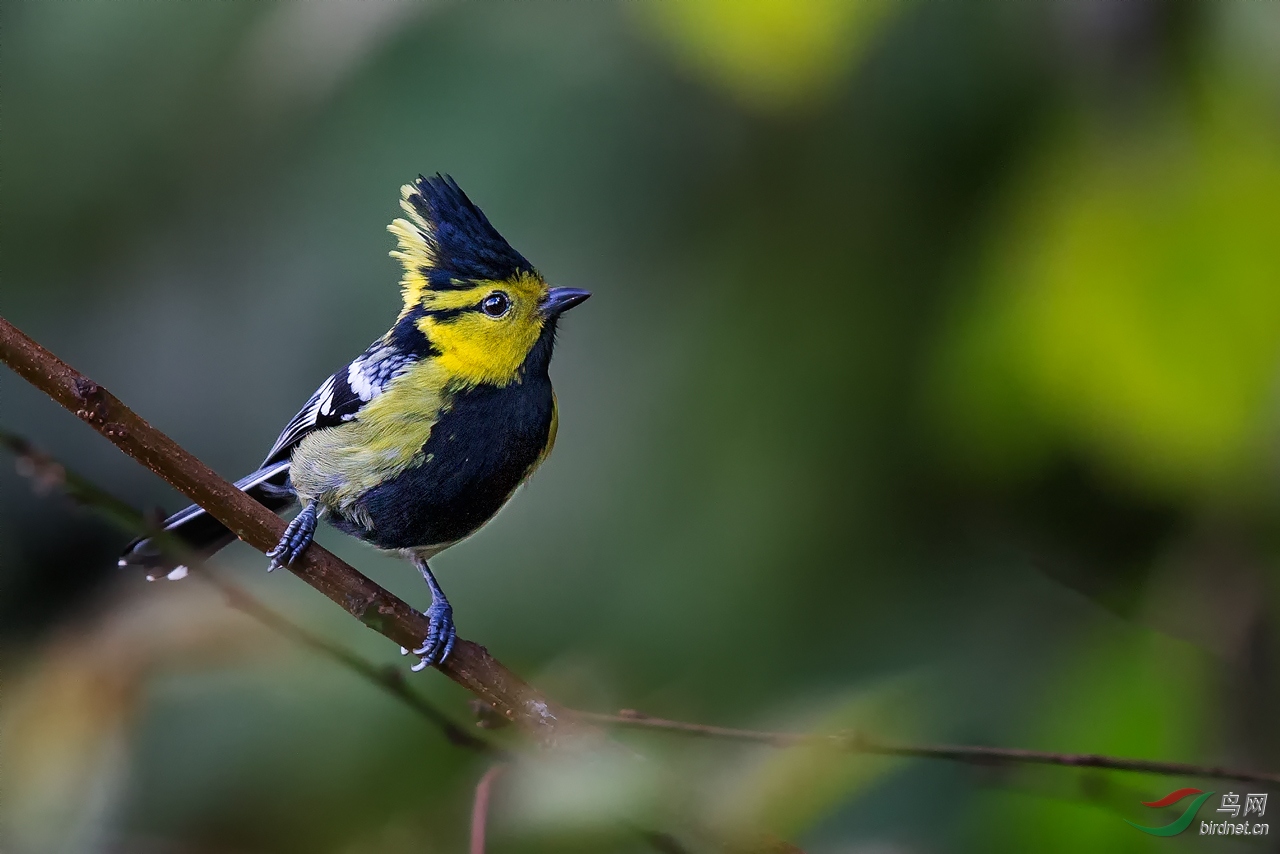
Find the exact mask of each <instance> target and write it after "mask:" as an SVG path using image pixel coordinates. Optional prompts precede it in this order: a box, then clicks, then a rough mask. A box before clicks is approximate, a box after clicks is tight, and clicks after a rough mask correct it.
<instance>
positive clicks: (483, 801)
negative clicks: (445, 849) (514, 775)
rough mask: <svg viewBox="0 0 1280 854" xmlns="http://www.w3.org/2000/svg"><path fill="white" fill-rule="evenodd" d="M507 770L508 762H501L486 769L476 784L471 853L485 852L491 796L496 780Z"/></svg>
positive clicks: (480, 853)
mask: <svg viewBox="0 0 1280 854" xmlns="http://www.w3.org/2000/svg"><path fill="white" fill-rule="evenodd" d="M506 770H507V764H506V763H505V762H500V763H498V764H497V765H494V766H493V767H492V768H490V769H489V770H488V771H485V772H484V776H483V777H481V778H480V782H479V783H477V784H476V797H475V801H474V802H473V803H472V805H471V847H470V848H469V849H468V850H469V852H470V854H484V831H485V825H486V824H488V821H489V797H490V795H491V794H492V792H493V784H494V781H496V780H497V779H498V778H499V777H501V776H502V774H503V772H504V771H506Z"/></svg>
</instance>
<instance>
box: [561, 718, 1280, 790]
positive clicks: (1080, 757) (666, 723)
mask: <svg viewBox="0 0 1280 854" xmlns="http://www.w3.org/2000/svg"><path fill="white" fill-rule="evenodd" d="M577 714H578V715H579V716H580V717H582V719H583V720H586V721H590V722H591V723H594V724H599V725H601V726H609V727H622V728H628V729H643V730H659V731H663V732H671V733H679V734H681V735H688V736H694V737H696V738H718V739H727V740H730V741H745V742H752V743H755V744H767V745H770V746H772V747H796V746H798V745H803V744H825V745H829V746H831V747H833V748H835V749H837V750H842V751H846V752H849V753H863V754H872V755H878V756H901V757H905V758H913V759H942V760H946V761H950V762H965V763H969V764H972V765H1007V764H1022V765H1059V766H1066V767H1071V768H1106V769H1108V770H1112V771H1134V772H1138V773H1143V774H1161V775H1166V776H1176V777H1203V778H1206V779H1215V780H1237V781H1239V782H1242V783H1280V774H1276V773H1273V772H1268V771H1243V770H1240V769H1237V768H1223V767H1221V766H1217V765H1193V764H1190V763H1185V762H1156V761H1152V760H1149V759H1127V758H1124V757H1118V756H1102V755H1099V754H1094V753H1049V752H1045V751H1039V750H1020V749H1018V748H1011V747H984V746H968V745H952V744H894V743H890V742H885V741H879V740H876V739H873V738H870V737H868V736H866V735H864V734H861V733H853V732H844V733H834V734H829V735H822V734H817V735H815V734H809V733H796V732H771V731H768V730H755V729H736V728H733V727H722V726H710V725H707V724H695V723H688V722H686V721H675V720H669V719H667V718H657V717H653V716H652V715H646V714H644V713H642V712H637V711H635V710H633V709H623V710H622V711H621V712H620V713H618V714H616V715H610V714H601V713H599V712H577Z"/></svg>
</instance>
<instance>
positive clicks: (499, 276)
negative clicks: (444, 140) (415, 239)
mask: <svg viewBox="0 0 1280 854" xmlns="http://www.w3.org/2000/svg"><path fill="white" fill-rule="evenodd" d="M406 189H407V190H408V192H407V193H406V194H405V201H406V202H408V204H409V205H410V207H412V208H413V211H414V213H416V214H417V215H418V217H420V218H421V221H422V224H425V226H426V230H425V232H424V233H422V238H423V239H424V240H425V241H426V243H427V250H428V255H429V256H430V263H429V264H426V265H423V266H424V267H426V269H420V270H419V272H420V273H421V274H422V275H423V277H424V278H425V279H426V281H427V286H428V287H429V288H431V289H447V288H449V287H451V286H456V285H457V284H466V283H468V282H473V281H476V280H493V281H504V280H507V279H511V278H514V277H515V276H516V275H517V274H520V273H527V274H535V271H534V269H533V265H532V264H530V263H529V262H528V261H527V260H526V259H525V257H524V256H523V255H521V254H520V253H519V252H517V251H516V250H515V249H513V248H511V244H509V243H507V241H506V240H505V239H504V238H503V237H502V235H501V234H499V233H498V230H497V229H495V228H494V227H493V225H491V224H490V222H489V218H488V217H486V216H485V215H484V212H483V211H481V210H480V208H478V207H476V205H475V204H474V203H473V202H472V201H471V200H470V199H469V198H467V194H466V193H464V192H462V188H461V187H459V186H458V183H457V182H456V181H454V180H453V179H452V178H450V177H449V176H447V175H440V174H436V175H435V176H434V177H431V178H425V177H423V176H421V175H419V176H418V180H417V181H415V182H414V183H413V184H412V185H410V187H408V188H406ZM419 231H420V232H422V229H419Z"/></svg>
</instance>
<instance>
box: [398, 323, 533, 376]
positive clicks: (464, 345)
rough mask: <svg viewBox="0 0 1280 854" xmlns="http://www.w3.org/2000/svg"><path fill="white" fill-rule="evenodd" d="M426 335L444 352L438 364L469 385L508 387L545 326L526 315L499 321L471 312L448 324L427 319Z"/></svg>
mask: <svg viewBox="0 0 1280 854" xmlns="http://www.w3.org/2000/svg"><path fill="white" fill-rule="evenodd" d="M422 331H423V333H424V334H425V335H426V336H427V337H428V338H429V339H431V342H432V343H433V344H434V345H435V346H436V348H437V349H439V350H440V353H441V355H440V356H439V357H438V359H437V361H438V363H439V364H440V366H441V367H443V368H444V369H445V370H446V371H447V372H448V373H449V374H450V376H451V377H453V378H455V379H456V380H458V381H461V382H463V383H465V384H467V385H478V384H480V383H492V384H494V385H507V384H508V383H510V382H512V381H513V380H514V379H516V371H517V370H518V369H519V367H520V365H521V364H522V363H523V362H524V359H525V356H527V355H528V353H529V350H530V349H531V348H532V347H533V345H534V342H535V341H537V340H538V335H539V334H540V333H541V332H542V323H541V321H540V320H539V319H538V318H537V317H535V316H531V315H530V314H528V313H526V312H512V314H511V315H509V316H508V317H504V318H501V319H498V320H495V319H493V318H490V317H485V316H484V315H481V314H479V313H473V312H468V313H467V314H464V315H462V316H460V317H458V318H455V319H454V320H452V321H449V322H447V323H438V322H437V321H436V320H435V319H434V318H431V317H427V318H424V319H423V321H422Z"/></svg>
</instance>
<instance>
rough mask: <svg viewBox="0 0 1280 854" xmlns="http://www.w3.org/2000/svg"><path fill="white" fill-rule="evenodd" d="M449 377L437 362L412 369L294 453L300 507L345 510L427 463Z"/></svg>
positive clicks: (292, 470)
mask: <svg viewBox="0 0 1280 854" xmlns="http://www.w3.org/2000/svg"><path fill="white" fill-rule="evenodd" d="M449 385H450V377H449V374H448V372H447V371H446V370H445V369H444V367H443V366H441V365H440V363H439V361H438V360H436V359H427V360H425V361H422V362H418V363H417V364H415V365H413V366H412V367H411V368H410V369H409V370H407V371H405V372H404V373H403V374H401V375H400V376H398V377H396V378H395V379H394V380H392V381H391V382H390V383H389V384H388V385H387V388H386V390H385V391H383V393H382V394H380V395H378V396H377V397H375V398H374V399H373V400H371V401H369V403H368V404H367V405H366V406H365V407H364V408H363V409H362V410H360V414H359V416H358V417H357V418H356V419H355V420H354V421H350V422H348V423H346V424H342V425H339V426H337V427H331V428H329V429H327V430H317V431H316V432H314V433H311V434H310V435H308V436H307V437H306V438H305V439H303V440H302V441H301V442H300V443H299V444H298V447H297V448H296V449H295V450H294V452H293V459H292V463H291V464H290V477H291V478H292V480H293V485H294V488H295V489H296V490H297V491H298V496H299V498H301V499H302V500H303V502H304V503H305V502H306V501H309V500H312V499H317V500H319V501H320V502H321V503H322V504H324V505H326V506H330V507H335V508H337V509H339V510H347V509H349V508H350V507H351V505H352V503H353V502H355V501H356V500H357V499H358V498H359V497H360V496H362V495H363V494H364V493H365V492H367V491H368V490H370V489H372V488H373V487H375V486H377V485H378V484H380V483H384V482H386V481H387V480H390V479H391V478H393V477H395V476H396V475H398V474H400V473H401V472H403V471H404V470H405V469H407V468H409V467H410V466H413V465H417V464H423V465H429V464H430V461H428V460H425V459H423V457H422V447H423V445H425V444H426V443H427V439H428V437H430V435H431V428H432V426H433V425H434V424H435V422H436V421H437V420H438V419H439V416H440V413H441V412H442V411H443V410H444V409H445V407H446V406H447V404H448V397H449V389H448V386H449Z"/></svg>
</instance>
